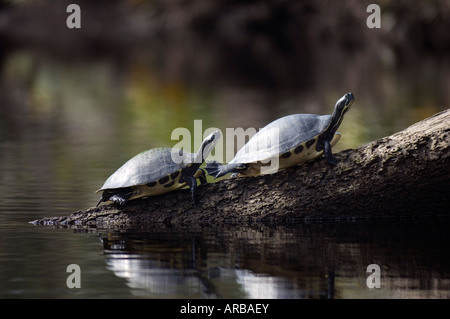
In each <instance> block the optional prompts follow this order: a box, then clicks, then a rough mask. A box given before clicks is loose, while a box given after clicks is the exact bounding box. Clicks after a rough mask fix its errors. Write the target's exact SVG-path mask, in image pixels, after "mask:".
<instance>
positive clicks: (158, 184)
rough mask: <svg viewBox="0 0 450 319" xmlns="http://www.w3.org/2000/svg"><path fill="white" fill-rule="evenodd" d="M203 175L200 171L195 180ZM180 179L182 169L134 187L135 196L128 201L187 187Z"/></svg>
mask: <svg viewBox="0 0 450 319" xmlns="http://www.w3.org/2000/svg"><path fill="white" fill-rule="evenodd" d="M202 174H203V171H202V170H200V169H199V170H197V172H196V173H195V175H194V178H195V179H197V178H199V177H200V176H201V175H202ZM180 178H181V169H180V170H178V171H176V172H174V173H172V174H169V175H167V176H164V177H162V178H160V179H159V180H157V181H154V182H151V183H147V184H144V185H136V186H133V187H132V188H133V189H134V192H133V195H131V196H130V198H129V199H128V200H132V199H136V198H144V197H149V196H156V195H160V194H164V193H168V192H171V191H173V190H176V189H179V188H182V187H185V186H186V185H187V184H186V182H183V183H180Z"/></svg>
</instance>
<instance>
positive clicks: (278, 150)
mask: <svg viewBox="0 0 450 319" xmlns="http://www.w3.org/2000/svg"><path fill="white" fill-rule="evenodd" d="M353 100H354V96H353V94H352V93H351V92H349V93H347V94H345V95H344V96H343V97H341V98H340V99H339V100H338V101H337V102H336V105H335V107H334V111H333V114H332V115H316V114H293V115H288V116H285V117H282V118H279V119H277V120H275V121H273V122H271V123H269V124H268V125H266V126H265V127H263V128H262V129H261V130H259V131H258V132H257V133H256V134H255V135H254V136H253V137H252V138H250V140H249V141H248V142H247V144H245V145H244V147H242V148H241V149H240V150H239V152H237V154H236V155H235V157H234V158H233V159H232V160H231V161H230V162H229V163H228V164H220V163H219V162H217V161H213V162H208V163H207V164H206V171H207V173H208V174H209V175H212V176H214V177H215V178H218V177H221V176H224V175H226V174H228V173H233V175H234V176H238V177H246V176H257V175H260V174H270V173H275V172H277V171H279V170H281V169H284V168H287V167H291V166H295V165H298V164H301V163H304V162H308V161H312V160H314V159H316V158H318V157H320V156H321V155H323V154H324V156H325V158H326V160H327V162H328V163H329V164H330V165H336V164H337V163H338V161H337V159H336V158H334V156H333V154H332V151H331V148H332V147H333V146H334V145H335V144H336V143H337V142H338V141H339V139H340V134H339V133H337V132H336V130H337V129H338V127H339V125H340V124H341V122H342V120H343V118H344V114H345V113H346V112H347V111H348V110H349V109H350V107H351V105H352V103H353ZM272 159H276V160H278V165H272V166H273V167H272V166H271V165H270V164H271V163H270V162H271V160H272Z"/></svg>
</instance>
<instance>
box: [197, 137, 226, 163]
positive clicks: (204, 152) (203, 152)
mask: <svg viewBox="0 0 450 319" xmlns="http://www.w3.org/2000/svg"><path fill="white" fill-rule="evenodd" d="M220 136H221V134H220V131H214V132H213V133H211V134H209V135H208V136H207V137H206V138H205V139H204V140H203V143H202V145H201V146H200V149H199V150H198V153H197V156H196V161H195V162H196V163H203V162H204V161H205V159H206V158H207V157H208V155H209V153H211V151H212V150H213V148H214V147H215V146H216V144H217V142H218V140H219V139H220Z"/></svg>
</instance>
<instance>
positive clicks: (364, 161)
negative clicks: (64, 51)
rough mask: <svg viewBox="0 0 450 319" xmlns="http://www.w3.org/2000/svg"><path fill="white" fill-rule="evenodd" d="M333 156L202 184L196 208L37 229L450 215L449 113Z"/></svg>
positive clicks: (142, 207)
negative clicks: (332, 162)
mask: <svg viewBox="0 0 450 319" xmlns="http://www.w3.org/2000/svg"><path fill="white" fill-rule="evenodd" d="M335 156H336V158H337V159H338V160H339V163H338V164H337V165H336V166H330V165H329V164H328V163H327V162H326V160H325V159H323V158H321V159H318V160H315V161H313V162H309V163H305V164H303V165H299V166H297V167H292V168H289V169H286V170H284V171H280V172H278V173H276V174H272V175H263V176H258V177H251V178H229V179H225V180H221V181H219V182H217V183H211V184H207V185H202V186H200V187H199V188H198V196H199V199H200V203H199V206H198V208H194V207H193V205H192V202H191V198H190V191H189V190H187V189H182V190H179V191H176V192H172V193H168V194H164V195H161V196H157V197H151V198H147V199H141V200H134V201H130V202H129V203H127V204H126V205H124V206H117V205H113V204H111V205H103V206H99V207H96V208H89V209H86V210H83V211H78V212H74V213H72V214H70V215H68V216H63V217H49V218H43V219H40V220H36V221H34V222H33V223H34V224H35V225H52V226H64V227H75V228H77V227H83V228H84V227H93V228H97V227H99V228H108V227H122V226H124V227H127V226H145V225H147V226H149V225H154V224H161V225H165V226H178V227H179V226H189V225H196V226H199V225H211V224H246V223H247V224H248V223H255V222H262V223H280V224H282V223H293V222H302V221H303V222H304V221H312V220H353V219H361V218H363V219H371V218H419V217H426V218H434V217H442V216H445V217H447V216H449V215H450V109H449V110H446V111H443V112H440V113H438V114H436V115H434V116H432V117H430V118H427V119H425V120H423V121H421V122H418V123H416V124H414V125H412V126H410V127H408V128H407V129H405V130H403V131H401V132H398V133H395V134H393V135H391V136H387V137H384V138H381V139H379V140H376V141H373V142H371V143H368V144H365V145H363V146H360V147H359V148H357V149H348V150H344V151H342V152H339V153H337V154H335Z"/></svg>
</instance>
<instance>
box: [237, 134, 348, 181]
mask: <svg viewBox="0 0 450 319" xmlns="http://www.w3.org/2000/svg"><path fill="white" fill-rule="evenodd" d="M340 138H341V134H339V133H336V134H334V136H333V139H332V140H331V143H330V144H331V146H332V147H333V146H334V145H336V143H337V142H338V141H339V139H340ZM317 140H318V136H316V137H314V138H312V139H310V140H308V141H305V142H303V143H301V144H300V145H297V146H296V147H295V148H292V149H290V150H289V151H287V152H284V153H283V154H280V155H279V156H278V161H279V162H278V167H274V168H273V169H271V170H269V169H268V167H270V166H271V162H270V161H269V160H267V161H257V162H254V163H249V164H248V168H247V170H245V171H243V172H240V173H239V174H238V176H239V177H246V176H258V175H261V167H265V168H266V170H265V172H264V174H272V173H275V172H278V171H280V170H283V169H285V168H288V167H292V166H296V165H299V164H302V163H306V162H310V161H312V160H314V159H316V158H318V157H320V156H322V155H323V150H322V151H319V152H318V151H317V150H316V146H317Z"/></svg>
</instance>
